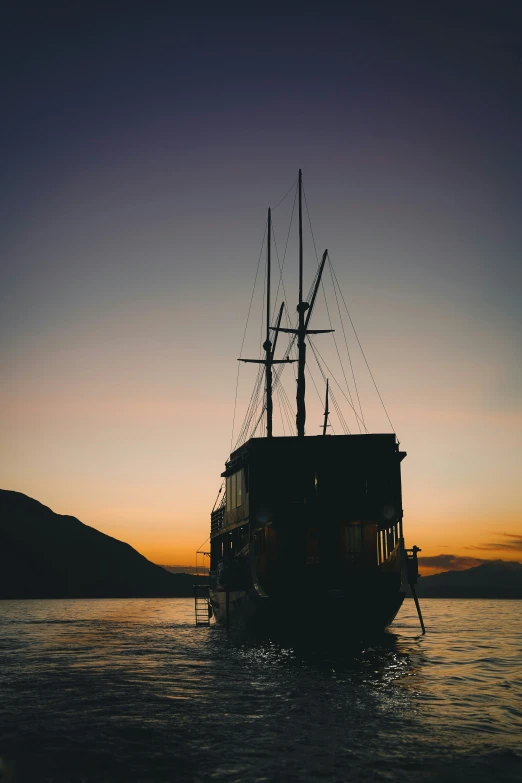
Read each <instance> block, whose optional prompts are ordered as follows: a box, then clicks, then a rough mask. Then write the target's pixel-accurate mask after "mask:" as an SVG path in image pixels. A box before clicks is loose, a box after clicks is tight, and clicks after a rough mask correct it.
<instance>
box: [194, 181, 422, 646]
mask: <svg viewBox="0 0 522 783" xmlns="http://www.w3.org/2000/svg"><path fill="white" fill-rule="evenodd" d="M297 196H298V211H299V296H298V305H297V314H298V317H297V323H296V324H295V328H283V327H281V316H282V312H283V306H281V307H280V309H279V314H278V317H277V319H275V325H274V326H270V323H271V309H270V308H271V301H270V295H271V292H270V275H271V236H272V228H271V212H270V210H269V212H268V224H267V275H266V280H267V293H266V324H267V329H266V339H265V342H264V344H263V351H264V355H263V358H261V359H253V360H250V359H241V361H247V362H254V363H257V364H261V365H263V366H264V380H265V395H264V401H263V406H262V416H263V417H266V419H265V421H266V437H249V438H247V439H246V440H245V442H243V443H242V444H241V445H240V446H239V447H238V448H236V449H235V450H234V451H233V452H232V453H231V454H230V457H229V459H228V460H227V462H226V465H225V470H224V471H223V472H222V474H221V475H222V477H223V478H224V479H225V491H224V493H223V494H222V495H221V501H220V502H219V505H217V507H215V508H214V509H213V511H212V513H211V530H210V553H209V556H210V589H209V593H208V600H209V606H210V608H211V612H212V614H213V615H214V617H215V620H216V622H217V623H222V624H226V625H235V624H253V625H255V626H260V625H264V624H269V625H277V626H279V627H284V628H288V627H293V628H296V629H301V630H302V629H304V628H307V629H309V630H311V631H312V632H314V633H315V632H316V631H320V632H325V631H326V632H329V631H331V630H332V629H336V628H337V629H338V628H341V629H342V630H343V634H345V633H346V632H347V631H349V632H351V633H360V632H363V633H365V632H368V631H380V630H383V629H385V628H386V627H387V626H388V625H389V624H390V623H391V622H392V621H393V619H394V618H395V616H396V614H397V612H398V611H399V609H400V607H401V604H402V602H403V599H404V596H405V586H406V584H409V585H410V586H411V589H412V591H413V595H414V597H415V601H416V605H417V608H418V611H419V618H420V620H421V624H422V617H421V615H420V608H419V607H418V601H417V599H416V595H415V587H414V585H415V582H416V581H417V552H418V551H420V550H418V548H417V547H413V549H410V550H407V549H406V547H405V543H404V535H403V511H402V490H401V462H402V460H403V459H404V457H405V456H406V453H405V452H404V451H401V450H400V446H399V443H398V440H397V437H396V435H395V434H394V433H390V434H369V433H367V432H364V433H361V434H349V435H346V434H343V435H330V434H327V428H328V421H329V413H330V411H329V410H328V408H329V389H328V380H327V382H326V395H325V407H324V424H323V427H322V434H321V435H316V436H305V423H306V404H305V368H306V347H307V341H309V339H310V337H309V336H310V335H311V334H319V333H323V332H327V331H332V330H325V329H321V330H318V329H311V328H310V321H311V316H312V313H313V310H314V304H315V301H316V296H317V292H318V290H319V286H320V283H321V278H322V274H323V270H324V267H325V263H326V259H327V255H328V254H327V251H325V252H324V254H323V257H322V260H321V263H320V264H319V267H318V271H317V273H316V277H315V280H314V283H313V285H312V288H311V289H310V294H309V296H308V298H307V300H305V299H304V297H303V211H302V176H301V171H300V172H299V177H298V185H297ZM281 334H287V335H288V340H289V346H290V347H289V348H287V350H286V351H285V352H284V354H283V356H282V358H280V359H276V357H275V353H276V347H277V345H278V338H279V336H280V335H281ZM294 343H296V344H297V358H296V360H295V361H296V363H297V394H296V403H297V405H296V407H297V413H296V434H295V435H293V436H287V437H280V436H277V437H276V436H274V435H273V421H272V419H273V401H272V394H273V388H274V385H275V383H277V381H278V380H279V377H280V373H281V371H282V369H283V367H282V365H285V364H288V363H290V361H291V359H290V348H291V347H292V345H293V344H294ZM274 379H275V380H274ZM356 415H357V413H356ZM422 628H423V630H424V626H423V625H422Z"/></svg>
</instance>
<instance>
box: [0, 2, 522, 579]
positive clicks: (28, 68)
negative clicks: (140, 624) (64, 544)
mask: <svg viewBox="0 0 522 783" xmlns="http://www.w3.org/2000/svg"><path fill="white" fill-rule="evenodd" d="M455 5H456V6H457V8H453V9H452V10H451V11H448V12H447V13H446V12H445V11H443V10H441V7H440V6H439V5H435V4H433V7H432V8H431V10H430V11H429V12H428V10H427V8H426V6H424V5H423V4H422V5H419V4H416V5H412V6H409V5H404V4H403V5H401V4H400V3H399V4H383V9H381V11H380V12H377V11H375V10H374V11H373V12H372V13H370V12H369V11H363V10H359V11H357V12H353V13H351V14H346V15H337V16H334V15H332V16H327V15H324V16H322V15H312V14H307V15H304V16H301V17H290V16H270V17H268V16H265V17H262V16H248V15H244V16H239V17H238V16H234V15H222V16H181V15H177V14H175V13H174V12H173V11H172V10H169V9H168V7H167V6H163V7H162V8H160V7H159V6H158V7H157V8H153V7H152V6H149V5H146V4H143V5H142V7H141V10H138V9H136V7H134V8H131V7H130V6H126V7H125V11H123V7H122V10H121V11H120V12H115V11H113V10H109V11H107V10H104V9H103V7H102V6H100V8H99V9H98V10H94V8H93V6H90V7H87V5H85V6H84V11H79V10H78V9H75V10H74V9H73V10H71V8H69V9H60V10H59V11H52V10H50V9H49V8H44V7H43V6H40V7H34V8H33V9H30V8H28V7H27V6H26V9H27V10H26V11H23V10H20V9H18V10H15V11H13V12H12V14H13V16H12V17H11V18H7V19H6V20H5V38H6V40H7V45H6V46H4V47H3V53H2V57H3V58H4V60H5V62H4V68H3V73H4V76H5V75H7V79H6V81H5V87H6V89H5V90H4V117H5V119H4V123H3V127H2V131H1V133H2V150H3V167H2V169H3V185H4V187H3V188H2V194H1V196H0V198H1V199H2V223H3V226H2V232H1V235H2V240H1V241H2V286H1V291H2V307H1V309H0V339H1V342H0V359H1V365H0V367H1V373H2V389H3V391H2V397H3V405H2V412H1V413H0V424H1V427H2V431H3V433H4V437H3V438H2V440H3V443H4V446H3V448H2V453H1V454H0V467H1V468H2V472H3V475H4V477H5V478H4V480H3V482H2V483H3V486H5V487H6V488H10V489H17V490H19V491H22V492H26V493H27V494H30V495H33V496H35V497H37V498H38V499H39V500H41V501H42V502H44V503H47V504H49V505H52V506H53V508H54V509H55V510H56V511H60V512H62V513H71V514H75V515H77V516H79V517H80V518H82V520H83V521H85V522H87V523H90V524H93V525H95V526H97V527H99V528H100V529H103V530H105V531H106V532H109V533H112V534H113V535H117V536H119V537H121V538H123V539H125V540H128V541H130V542H131V543H134V545H136V546H138V548H140V549H141V551H143V552H144V554H147V555H149V556H151V557H153V558H154V559H156V560H158V559H160V560H161V559H162V560H163V561H164V562H187V563H188V562H190V556H189V555H188V554H187V553H188V552H189V551H192V549H193V548H195V546H197V544H199V543H201V542H200V541H199V540H197V541H196V539H200V538H201V540H203V539H204V538H205V537H206V535H207V519H208V517H207V514H208V510H209V505H210V506H211V505H212V503H213V500H214V497H215V493H216V491H217V488H218V486H219V481H218V479H219V473H220V471H221V470H222V463H223V460H224V459H225V457H226V456H227V449H228V446H229V443H230V430H231V423H232V405H233V395H234V388H235V378H236V361H235V360H236V358H237V356H238V350H239V346H240V343H241V336H242V331H243V327H244V322H245V317H246V310H247V307H248V300H249V297H250V291H251V286H252V282H253V278H254V274H255V266H256V261H257V255H258V253H259V245H260V239H261V236H262V232H263V222H264V220H265V216H266V208H267V207H268V206H270V205H272V206H273V205H274V204H275V203H276V202H277V201H278V200H279V198H281V196H282V195H283V194H284V193H285V192H286V190H287V189H288V187H289V186H290V185H291V183H292V181H293V180H294V178H295V176H296V173H297V169H298V168H299V167H302V168H303V171H304V178H305V186H306V190H307V195H308V199H309V204H310V208H311V211H312V218H313V223H314V231H315V234H316V239H317V241H318V244H319V248H320V250H322V249H324V247H328V248H329V249H330V251H331V254H332V258H333V261H334V264H335V267H336V270H337V273H338V276H339V279H340V281H341V285H342V287H343V290H344V291H345V292H346V295H347V298H348V301H349V304H350V308H351V311H352V315H353V317H354V320H355V323H356V326H357V327H358V330H359V333H360V336H361V338H362V340H363V344H364V346H365V349H366V350H367V354H368V356H369V358H370V361H371V366H372V369H373V370H374V371H375V374H376V377H377V380H378V382H379V387H380V389H381V391H382V393H383V396H384V398H385V402H386V404H387V407H388V410H389V412H390V415H391V418H392V421H393V422H394V424H395V426H396V429H397V431H398V434H399V436H400V438H401V442H402V443H403V445H404V447H405V448H406V450H407V451H408V453H409V456H408V460H407V461H406V462H405V463H404V472H405V511H406V512H407V513H406V519H405V524H406V523H407V524H408V525H409V528H408V527H407V529H409V530H412V531H413V533H414V535H415V537H416V539H417V543H420V544H424V546H425V550H426V551H428V552H429V554H433V555H436V554H438V553H439V552H440V551H441V548H442V547H449V549H448V551H451V552H453V551H456V554H465V553H464V551H463V550H464V549H465V548H466V547H468V546H474V545H475V544H476V545H479V544H480V545H485V543H487V542H493V543H494V542H495V541H497V542H501V539H500V538H499V536H501V534H504V533H509V534H511V535H515V534H517V533H519V532H520V530H521V527H522V526H521V524H520V517H519V516H517V515H518V513H519V512H518V508H520V499H521V498H520V492H519V491H518V490H517V489H516V487H515V485H516V483H517V476H518V474H519V469H520V457H519V451H520V435H521V430H522V428H521V421H522V406H521V402H520V399H521V398H520V388H521V380H522V378H521V375H522V373H521V362H520V343H521V338H522V323H521V321H522V308H521V306H520V291H521V282H522V280H521V278H522V274H521V269H522V264H521V259H520V251H521V247H522V221H521V220H520V210H521V206H522V198H521V196H522V171H521V163H522V149H521V141H520V140H521V139H522V101H521V98H520V95H521V94H522V49H521V45H520V40H521V32H522V22H521V13H522V12H521V10H520V4H518V3H508V2H506V3H502V4H494V3H483V4H480V3H474V4H466V3H464V4H460V3H459V4H455ZM448 8H449V6H448ZM374 9H375V6H374ZM415 9H417V10H415ZM419 9H421V10H419ZM286 207H287V202H285V203H284V204H283V205H282V206H281V209H280V210H279V213H278V212H277V210H276V213H275V216H274V225H275V230H276V236H277V237H278V241H279V242H280V243H283V239H284V234H285V231H286V225H285V222H284V218H285V217H286V216H287V215H286V213H285V209H286ZM279 217H280V218H281V219H280V220H279V223H278V219H279ZM307 247H308V250H307V256H306V264H307V266H306V275H307V277H306V281H308V282H309V281H310V279H311V276H312V274H313V271H314V267H315V260H314V258H315V257H314V256H313V254H312V250H311V245H310V244H308V246H307ZM290 252H291V253H292V252H294V251H293V249H292V246H291V251H290ZM289 258H291V260H289V262H288V263H289V264H290V266H289V268H288V273H287V277H286V278H285V284H286V285H287V290H288V291H289V295H290V291H292V285H294V296H295V284H296V278H295V274H296V272H295V267H294V278H292V267H291V264H292V263H294V264H295V253H294V256H293V257H292V256H291V257H289ZM308 282H305V288H307V287H308ZM289 304H290V306H291V309H292V310H293V309H294V307H295V302H293V301H292V302H291V303H289ZM323 316H324V313H323V314H321V312H318V313H317V319H316V324H317V326H318V327H319V328H320V327H322V326H324V325H326V326H327V324H324V323H322V322H321V323H319V321H321V319H323V320H324V318H323ZM249 339H250V343H247V348H246V351H247V353H248V350H253V351H255V353H257V350H258V336H257V332H256V333H255V335H254V334H252V335H251V338H249ZM242 373H243V370H242ZM252 379H253V375H250V376H249V375H248V371H244V374H242V382H243V380H244V391H242V389H243V387H242V386H241V387H240V402H241V401H242V399H243V397H242V396H241V395H242V394H244V397H245V399H247V398H248V393H249V383H251V381H252ZM362 385H363V387H364V382H362ZM289 396H290V395H289ZM370 411H371V412H372V413H373V411H374V408H373V407H372V403H370ZM310 416H311V417H315V418H313V426H314V427H315V426H316V425H317V427H318V426H319V423H320V410H319V408H317V410H312V412H311V414H310ZM316 419H317V421H316ZM311 421H312V418H311ZM385 424H386V421H385V419H379V418H378V416H377V409H376V408H375V426H374V427H373V428H372V429H373V431H379V430H380V429H385V427H384V425H385ZM310 426H312V425H310ZM408 511H409V513H410V520H408ZM435 524H437V525H438V524H441V525H442V528H441V530H440V531H439V532H437V530H436V528H435ZM492 535H493V538H492ZM495 536H496V538H495ZM193 544H194V546H193ZM492 551H493V550H492ZM502 551H503V550H502V548H500V549H499V550H498V551H497V554H498V553H499V552H502ZM162 553H165V554H164V556H163V554H162ZM493 553H494V551H493ZM468 554H469V555H470V556H471V555H472V554H473V553H472V552H471V550H470V551H469V552H468ZM476 554H477V555H478V556H479V557H482V556H484V553H483V552H482V553H480V554H479V553H476ZM516 554H517V552H516V550H513V556H515V555H516Z"/></svg>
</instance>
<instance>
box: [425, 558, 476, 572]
mask: <svg viewBox="0 0 522 783" xmlns="http://www.w3.org/2000/svg"><path fill="white" fill-rule="evenodd" d="M486 562H488V561H487V560H484V559H482V558H479V557H465V556H464V557H461V556H459V555H433V556H432V557H419V566H421V568H429V569H434V568H436V569H440V570H441V571H463V570H464V569H466V568H473V567H474V566H478V565H481V563H486Z"/></svg>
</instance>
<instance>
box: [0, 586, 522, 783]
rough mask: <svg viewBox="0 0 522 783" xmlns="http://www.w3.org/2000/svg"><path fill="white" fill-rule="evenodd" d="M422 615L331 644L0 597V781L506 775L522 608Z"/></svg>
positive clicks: (516, 737)
mask: <svg viewBox="0 0 522 783" xmlns="http://www.w3.org/2000/svg"><path fill="white" fill-rule="evenodd" d="M423 609H424V616H425V621H426V625H427V628H428V633H427V634H426V636H424V637H422V636H420V635H419V629H418V622H417V619H416V616H415V609H414V605H413V602H412V601H406V603H405V606H404V607H403V608H402V610H401V612H400V614H399V617H398V619H397V620H396V621H395V623H394V624H393V626H392V629H391V632H389V633H387V634H385V635H384V636H383V637H381V638H380V639H378V640H375V641H373V642H372V643H371V644H369V643H368V644H365V645H359V646H356V647H355V648H353V649H347V648H344V649H342V648H337V649H336V648H333V647H332V646H330V645H328V644H327V643H321V640H316V642H315V643H314V644H313V645H311V644H310V643H307V644H306V645H299V644H297V645H296V644H295V643H294V644H292V643H290V642H288V641H282V640H280V639H279V640H278V639H269V638H265V639H252V638H250V639H249V638H245V637H244V636H242V635H238V634H227V632H226V631H225V630H224V629H221V628H217V627H210V628H207V627H198V628H196V627H194V616H193V602H192V601H191V600H188V599H174V600H168V599H162V600H146V599H143V600H92V601H84V600H78V601H4V602H0V620H1V627H0V697H1V698H0V756H1V759H2V761H1V762H0V769H1V771H0V780H1V781H2V783H4V782H5V781H18V782H19V783H20V782H21V781H23V782H24V783H25V781H30V783H33V782H34V783H37V782H39V781H46V783H51V782H52V781H60V783H62V782H63V781H71V782H72V781H74V782H75V783H77V782H79V781H83V782H85V783H91V781H143V782H145V781H185V780H187V781H189V780H191V781H216V782H217V781H227V783H234V782H235V781H236V782H239V781H279V780H289V781H352V780H353V781H358V780H367V781H402V782H403V783H404V781H416V782H417V781H432V780H445V781H459V783H463V781H488V782H489V781H495V783H496V782H497V781H517V780H521V781H522V623H521V610H522V602H519V601H479V600H476V601H465V600H453V601H447V600H425V601H424V602H423Z"/></svg>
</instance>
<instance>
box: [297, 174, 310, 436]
mask: <svg viewBox="0 0 522 783" xmlns="http://www.w3.org/2000/svg"><path fill="white" fill-rule="evenodd" d="M306 310H308V302H303V178H302V173H301V169H299V304H298V305H297V312H298V313H299V325H298V328H297V350H298V365H297V394H296V402H297V413H296V417H295V423H296V427H297V435H298V437H300V438H302V437H304V434H305V423H306V407H305V385H306V382H305V364H306V342H305V336H306V326H305V317H304V314H305V312H306Z"/></svg>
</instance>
